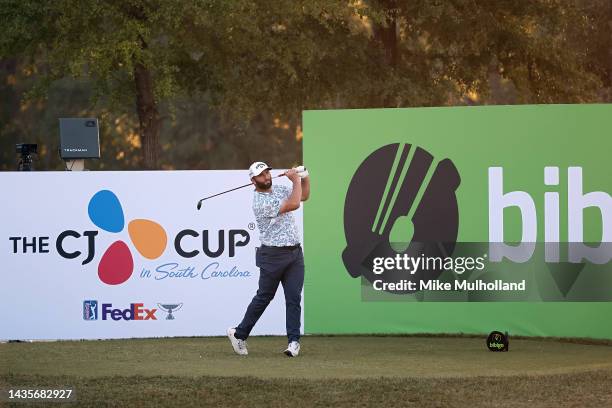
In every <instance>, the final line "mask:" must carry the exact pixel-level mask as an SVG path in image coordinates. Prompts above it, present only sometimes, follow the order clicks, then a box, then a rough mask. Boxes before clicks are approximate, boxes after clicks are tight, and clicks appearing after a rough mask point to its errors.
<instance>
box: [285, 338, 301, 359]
mask: <svg viewBox="0 0 612 408" xmlns="http://www.w3.org/2000/svg"><path fill="white" fill-rule="evenodd" d="M284 353H285V354H286V355H287V356H289V357H297V356H298V354H300V343H298V342H297V341H292V342H291V343H289V345H288V346H287V350H285V351H284Z"/></svg>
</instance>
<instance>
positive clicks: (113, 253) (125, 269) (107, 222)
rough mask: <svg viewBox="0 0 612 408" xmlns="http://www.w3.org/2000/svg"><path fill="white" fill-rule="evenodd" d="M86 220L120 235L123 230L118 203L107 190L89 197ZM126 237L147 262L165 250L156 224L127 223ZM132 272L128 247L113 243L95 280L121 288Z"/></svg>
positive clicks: (164, 237) (164, 236) (163, 237)
mask: <svg viewBox="0 0 612 408" xmlns="http://www.w3.org/2000/svg"><path fill="white" fill-rule="evenodd" d="M87 211H88V214H89V219H90V220H91V222H93V223H94V225H96V227H98V228H100V229H102V230H104V231H107V232H110V233H113V234H119V233H121V232H123V230H124V228H125V216H124V213H123V208H122V206H121V202H120V201H119V199H118V198H117V196H116V195H115V193H113V192H112V191H110V190H101V191H98V192H97V193H96V194H94V195H93V197H91V200H89V205H88V208H87ZM128 234H129V237H130V240H131V241H132V244H133V246H134V248H136V250H137V251H138V253H140V255H141V256H143V257H144V258H147V259H151V260H153V259H157V258H159V257H160V256H161V255H162V254H163V253H164V251H165V250H166V245H167V243H168V235H167V234H166V231H165V230H164V228H163V227H162V226H161V225H160V224H158V223H157V222H155V221H152V220H146V219H134V220H131V221H130V222H129V223H128ZM133 272H134V258H133V256H132V251H131V250H130V248H129V247H128V245H127V244H126V243H125V242H124V241H122V240H121V239H118V240H116V241H115V242H113V243H112V244H111V245H110V246H109V247H108V248H107V249H106V251H105V252H104V255H102V258H101V259H100V263H99V264H98V277H99V278H100V280H101V281H102V282H104V283H106V284H107V285H120V284H122V283H124V282H126V281H127V280H128V279H129V278H130V277H131V276H132V273H133Z"/></svg>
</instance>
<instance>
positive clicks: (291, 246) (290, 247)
mask: <svg viewBox="0 0 612 408" xmlns="http://www.w3.org/2000/svg"><path fill="white" fill-rule="evenodd" d="M300 246H301V245H300V244H296V245H289V246H270V245H263V244H262V245H261V247H262V248H275V249H289V250H293V249H298V248H299V247H300Z"/></svg>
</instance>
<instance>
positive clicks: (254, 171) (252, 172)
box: [249, 162, 272, 178]
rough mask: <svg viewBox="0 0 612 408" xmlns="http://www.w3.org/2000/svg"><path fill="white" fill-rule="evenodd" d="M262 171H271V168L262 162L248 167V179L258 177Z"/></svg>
mask: <svg viewBox="0 0 612 408" xmlns="http://www.w3.org/2000/svg"><path fill="white" fill-rule="evenodd" d="M264 170H272V167H270V166H268V165H267V164H266V163H264V162H255V163H253V164H251V167H249V178H253V177H255V176H259V175H260V174H261V173H262V172H263V171H264Z"/></svg>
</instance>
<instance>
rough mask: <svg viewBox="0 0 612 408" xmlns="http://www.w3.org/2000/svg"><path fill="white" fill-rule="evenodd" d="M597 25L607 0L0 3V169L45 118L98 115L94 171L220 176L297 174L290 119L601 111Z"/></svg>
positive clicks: (606, 84)
mask: <svg viewBox="0 0 612 408" xmlns="http://www.w3.org/2000/svg"><path fill="white" fill-rule="evenodd" d="M611 24H612V3H611V2H609V1H607V0H591V1H586V0H569V1H565V0H529V1H528V0H498V1H486V0H449V1H430V0H411V1H401V0H370V1H365V0H364V1H362V0H359V1H353V0H351V1H343V2H339V1H332V0H309V1H306V0H304V1H286V0H268V1H261V0H250V1H247V0H235V1H222V0H123V1H119V0H105V1H95V0H56V1H52V2H39V1H36V0H0V26H1V27H3V35H2V36H1V37H0V92H1V93H2V101H3V103H2V105H3V109H2V111H1V112H0V134H1V135H2V136H1V137H0V143H2V146H3V148H2V160H1V162H0V165H1V166H2V168H5V169H11V168H13V161H12V158H13V157H14V146H13V147H11V143H12V144H13V145H14V143H15V142H16V140H21V139H20V138H23V137H27V136H28V135H32V134H37V133H38V134H41V133H42V134H47V135H48V134H49V133H53V132H54V131H53V129H54V127H56V122H55V120H56V119H57V117H58V116H57V115H67V114H68V115H84V114H88V115H93V116H99V117H101V118H103V123H104V124H105V125H106V126H105V127H106V130H104V132H103V133H104V134H103V136H104V142H103V152H104V153H105V157H104V159H103V160H102V162H101V163H100V164H99V168H210V167H216V168H219V167H221V168H231V167H245V166H246V165H248V163H245V162H246V161H248V160H254V157H257V154H260V153H266V154H273V155H275V156H276V157H279V158H282V160H291V161H294V162H297V161H299V160H300V154H301V153H300V152H301V143H300V141H301V122H300V116H301V111H302V110H303V109H327V108H368V107H372V108H374V107H407V106H445V105H457V104H488V103H569V102H572V103H582V102H602V101H609V100H610V98H611V97H610V87H611V75H612V44H611V39H610V32H611ZM37 137H39V138H40V137H42V136H37ZM38 140H40V139H38ZM44 141H45V142H46V144H47V145H49V146H48V148H46V149H43V153H42V154H41V157H45V155H53V152H54V151H56V149H53V147H55V146H56V145H57V143H55V144H53V143H51V142H49V140H47V139H45V140H44ZM46 164H47V165H48V166H51V167H53V166H57V165H58V164H59V163H58V161H57V160H56V159H55V158H47V159H46ZM287 165H289V163H287ZM47 168H48V167H47Z"/></svg>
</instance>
